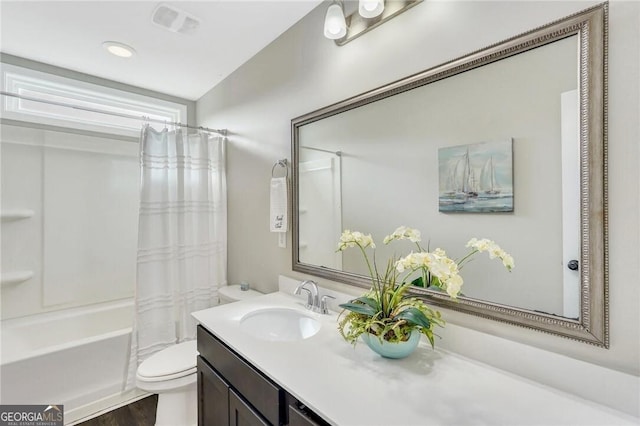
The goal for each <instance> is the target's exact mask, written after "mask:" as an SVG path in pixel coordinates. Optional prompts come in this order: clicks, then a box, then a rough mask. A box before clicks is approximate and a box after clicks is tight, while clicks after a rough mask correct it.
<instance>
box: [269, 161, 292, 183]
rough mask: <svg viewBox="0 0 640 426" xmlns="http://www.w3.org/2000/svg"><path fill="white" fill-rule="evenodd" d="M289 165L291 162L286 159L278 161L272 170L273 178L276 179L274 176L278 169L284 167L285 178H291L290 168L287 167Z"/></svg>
mask: <svg viewBox="0 0 640 426" xmlns="http://www.w3.org/2000/svg"><path fill="white" fill-rule="evenodd" d="M288 164H289V162H288V161H287V159H286V158H283V159H282V160H278V161H276V162H275V164H274V165H273V167H272V168H271V177H275V176H274V175H273V174H274V173H275V171H276V167H278V166H280V167H284V170H285V175H284V177H286V178H288V177H289V167H287V165H288Z"/></svg>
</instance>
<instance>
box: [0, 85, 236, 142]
mask: <svg viewBox="0 0 640 426" xmlns="http://www.w3.org/2000/svg"><path fill="white" fill-rule="evenodd" d="M0 95H3V96H11V97H14V98H18V99H23V100H25V101H33V102H42V103H45V104H49V105H56V106H61V107H67V108H73V109H79V110H82V111H88V112H97V113H99V114H107V115H113V116H116V117H122V118H130V119H132V120H140V121H147V122H153V123H159V124H164V125H171V126H176V127H186V128H188V129H196V130H203V131H205V132H211V133H218V134H220V135H222V136H226V135H227V129H210V128H208V127H202V126H190V125H188V124H184V123H179V122H177V121H165V120H159V119H157V118H151V117H146V116H144V115H143V116H136V115H131V114H123V113H119V112H111V111H102V110H99V109H95V108H89V107H83V106H80V105H73V104H68V103H64V102H56V101H49V100H46V99H38V98H33V97H30V96H24V95H19V94H17V93H11V92H5V91H3V90H1V91H0Z"/></svg>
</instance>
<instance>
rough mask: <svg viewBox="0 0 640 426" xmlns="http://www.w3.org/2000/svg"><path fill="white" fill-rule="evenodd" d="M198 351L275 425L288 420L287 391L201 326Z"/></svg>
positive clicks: (199, 327)
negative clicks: (285, 411) (286, 407)
mask: <svg viewBox="0 0 640 426" xmlns="http://www.w3.org/2000/svg"><path fill="white" fill-rule="evenodd" d="M198 352H200V356H201V357H203V358H204V359H206V361H207V362H208V363H209V364H211V366H212V367H213V368H214V369H215V370H217V371H218V372H219V373H220V375H221V376H222V377H224V378H225V379H226V381H227V382H229V384H230V385H231V387H232V388H235V389H236V390H237V391H238V392H239V393H240V394H242V395H243V396H244V398H245V399H246V400H247V401H248V402H249V403H250V404H251V405H253V406H254V407H255V408H256V409H257V410H258V411H259V412H260V413H261V414H262V415H263V416H264V417H265V418H266V419H267V420H268V421H269V422H271V423H272V424H274V425H279V424H282V423H283V420H284V407H285V406H284V403H283V402H284V391H283V390H282V389H280V388H279V387H278V386H276V385H275V384H273V383H272V382H271V381H270V380H269V379H267V378H266V377H264V376H263V375H262V374H260V373H259V372H258V371H257V370H255V369H254V368H253V367H252V366H250V365H249V364H247V362H246V361H245V360H243V359H242V358H241V357H240V356H238V355H237V354H236V353H235V352H233V351H232V350H231V349H229V348H228V347H227V346H226V345H224V343H222V342H221V341H219V340H218V339H217V338H215V337H214V336H213V335H211V333H209V332H208V331H207V330H205V329H204V328H203V327H202V326H201V325H199V326H198Z"/></svg>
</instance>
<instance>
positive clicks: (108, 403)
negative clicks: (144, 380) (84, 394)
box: [64, 389, 151, 426]
mask: <svg viewBox="0 0 640 426" xmlns="http://www.w3.org/2000/svg"><path fill="white" fill-rule="evenodd" d="M149 395H151V394H150V393H148V392H145V391H142V390H140V389H132V390H130V391H127V392H121V393H118V394H114V395H110V396H107V397H105V398H102V399H99V400H97V401H94V402H92V403H89V404H85V405H83V406H81V407H78V408H74V409H73V410H70V411H67V412H65V413H64V424H65V425H66V426H72V425H77V424H78V423H82V422H86V421H87V420H91V419H93V418H94V417H98V416H100V415H102V414H105V413H108V412H109V411H112V410H115V409H116V408H120V407H123V406H125V405H128V404H131V403H133V402H136V401H138V400H140V399H142V398H146V397H147V396H149Z"/></svg>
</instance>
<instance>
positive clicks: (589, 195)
mask: <svg viewBox="0 0 640 426" xmlns="http://www.w3.org/2000/svg"><path fill="white" fill-rule="evenodd" d="M573 35H578V38H579V51H580V58H579V68H580V70H579V92H580V195H581V199H580V217H581V220H580V235H581V245H580V247H581V254H580V257H581V262H580V266H581V268H580V282H581V300H580V318H579V319H578V320H571V319H567V318H564V317H559V316H554V315H548V314H542V313H538V312H535V311H530V310H525V309H519V308H515V307H512V306H505V305H500V304H496V303H490V302H485V301H481V300H478V299H472V298H464V297H463V298H460V299H459V300H458V301H457V302H454V301H451V300H450V299H448V298H447V297H446V296H443V295H442V294H439V293H437V292H435V291H432V290H428V289H422V288H414V289H412V290H411V292H412V293H413V294H414V295H415V296H418V297H421V298H424V299H425V300H426V301H427V302H428V303H430V304H432V305H435V306H438V307H442V308H447V309H453V310H456V311H460V312H464V313H469V314H472V315H477V316H480V317H484V318H489V319H493V320H497V321H500V322H504V323H509V324H513V325H517V326H522V327H526V328H529V329H534V330H539V331H542V332H546V333H550V334H554V335H558V336H563V337H566V338H570V339H573V340H577V341H581V342H585V343H589V344H592V345H596V346H600V347H605V348H608V347H609V291H608V244H607V237H608V236H607V227H608V218H607V49H608V46H607V42H608V3H603V4H600V5H597V6H595V7H592V8H590V9H587V10H585V11H583V12H580V13H577V14H574V15H571V16H569V17H567V18H564V19H561V20H558V21H555V22H552V23H550V24H548V25H545V26H543V27H540V28H536V29H534V30H532V31H529V32H527V33H524V34H521V35H518V36H515V37H513V38H510V39H508V40H505V41H503V42H500V43H497V44H494V45H492V46H489V47H487V48H485V49H481V50H479V51H476V52H473V53H470V54H468V55H466V56H463V57H461V58H458V59H455V60H453V61H450V62H447V63H445V64H442V65H439V66H436V67H434V68H430V69H428V70H425V71H423V72H421V73H418V74H415V75H412V76H409V77H407V78H404V79H402V80H399V81H396V82H393V83H390V84H388V85H385V86H382V87H379V88H377V89H374V90H371V91H369V92H366V93H363V94H360V95H358V96H354V97H352V98H349V99H346V100H344V101H342V102H338V103H336V104H333V105H330V106H327V107H325V108H322V109H319V110H317V111H314V112H311V113H309V114H305V115H303V116H301V117H298V118H295V119H293V120H292V121H291V133H292V134H291V137H292V158H293V165H292V168H293V203H292V204H293V212H294V214H293V244H292V246H293V247H292V252H293V259H292V260H293V264H292V268H293V270H294V271H298V272H302V273H306V274H310V275H315V276H318V277H322V278H326V279H329V280H332V281H338V282H343V283H347V284H351V285H355V286H358V287H362V288H369V287H370V285H371V283H370V280H369V279H368V278H367V277H365V276H363V275H358V274H353V273H349V272H343V271H339V270H335V269H328V268H324V267H319V266H316V265H310V264H305V263H302V262H300V259H299V248H300V247H299V231H300V230H299V222H298V205H299V204H298V202H299V199H298V195H299V194H298V190H299V183H298V176H299V175H298V173H299V171H298V164H299V160H300V152H299V128H300V127H301V126H304V125H306V124H310V123H313V122H315V121H318V120H322V119H324V118H327V117H330V116H333V115H336V114H340V113H342V112H345V111H348V110H351V109H354V108H358V107H360V106H363V105H367V104H369V103H372V102H376V101H378V100H381V99H384V98H387V97H390V96H393V95H397V94H399V93H402V92H406V91H409V90H412V89H414V88H417V87H420V86H424V85H426V84H429V83H432V82H435V81H438V80H441V79H444V78H447V77H451V76H454V75H456V74H459V73H462V72H466V71H470V70H472V69H474V68H478V67H481V66H483V65H486V64H489V63H492V62H495V61H499V60H501V59H505V58H508V57H510V56H513V55H516V54H519V53H522V52H525V51H528V50H531V49H534V48H537V47H540V46H543V45H545V44H548V43H551V42H554V41H557V40H560V39H563V38H566V37H569V36H573Z"/></svg>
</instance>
